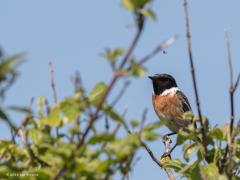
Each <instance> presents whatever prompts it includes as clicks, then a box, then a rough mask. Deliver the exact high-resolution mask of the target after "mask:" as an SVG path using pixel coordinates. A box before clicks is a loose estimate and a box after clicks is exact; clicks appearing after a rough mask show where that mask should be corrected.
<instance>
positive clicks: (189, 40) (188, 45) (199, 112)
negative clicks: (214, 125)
mask: <svg viewBox="0 0 240 180" xmlns="http://www.w3.org/2000/svg"><path fill="white" fill-rule="evenodd" d="M184 14H185V27H186V37H187V48H188V55H189V61H190V69H191V74H192V81H193V88H194V94H195V102H196V106H197V111H198V116H199V120H200V125H201V133H202V137H203V144H204V149H205V152H207V147H206V143H207V141H206V134H205V128H204V123H203V118H202V113H201V107H200V100H199V95H198V89H197V80H196V75H195V69H194V62H193V55H192V47H191V34H190V24H189V15H188V1H187V0H184Z"/></svg>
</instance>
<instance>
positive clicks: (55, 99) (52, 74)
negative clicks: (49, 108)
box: [49, 61, 59, 136]
mask: <svg viewBox="0 0 240 180" xmlns="http://www.w3.org/2000/svg"><path fill="white" fill-rule="evenodd" d="M49 75H50V81H51V87H52V92H53V99H54V103H55V104H57V102H58V100H57V91H56V84H55V78H54V68H53V64H52V62H51V61H50V62H49ZM56 135H57V136H59V128H58V127H56Z"/></svg>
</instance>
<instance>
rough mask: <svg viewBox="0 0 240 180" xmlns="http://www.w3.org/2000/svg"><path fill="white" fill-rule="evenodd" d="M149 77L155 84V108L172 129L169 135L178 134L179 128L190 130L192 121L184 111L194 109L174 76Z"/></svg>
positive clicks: (153, 95)
mask: <svg viewBox="0 0 240 180" xmlns="http://www.w3.org/2000/svg"><path fill="white" fill-rule="evenodd" d="M148 77H149V78H150V79H151V81H152V85H153V94H152V104H153V108H154V110H155V112H156V114H157V116H158V117H159V119H161V120H163V121H164V122H165V124H166V126H167V127H168V129H170V130H171V131H172V133H169V134H167V136H170V135H173V134H177V133H178V132H179V130H183V131H186V132H188V131H189V130H188V126H189V125H190V124H191V123H192V122H191V120H189V119H185V118H184V113H186V112H192V109H191V106H190V103H189V101H188V98H187V97H186V95H185V94H184V93H183V92H182V91H181V90H180V89H179V88H178V86H177V83H176V80H175V79H174V77H173V76H171V75H169V74H155V75H153V76H148ZM174 148H175V147H174ZM174 148H173V149H174ZM173 149H171V151H172V150H173ZM171 151H170V152H171Z"/></svg>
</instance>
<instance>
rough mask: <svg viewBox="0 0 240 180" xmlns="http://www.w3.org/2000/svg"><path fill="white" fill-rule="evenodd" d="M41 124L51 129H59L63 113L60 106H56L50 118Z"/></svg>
mask: <svg viewBox="0 0 240 180" xmlns="http://www.w3.org/2000/svg"><path fill="white" fill-rule="evenodd" d="M41 123H42V124H45V125H48V126H50V127H59V126H60V125H61V123H62V121H61V111H60V107H59V105H57V106H55V107H54V108H53V109H52V110H51V112H50V114H49V116H48V117H46V118H43V119H41Z"/></svg>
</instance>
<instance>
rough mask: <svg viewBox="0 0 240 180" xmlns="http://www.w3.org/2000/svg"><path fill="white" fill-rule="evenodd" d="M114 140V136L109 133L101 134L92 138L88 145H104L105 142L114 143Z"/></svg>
mask: <svg viewBox="0 0 240 180" xmlns="http://www.w3.org/2000/svg"><path fill="white" fill-rule="evenodd" d="M113 140H114V135H113V134H109V133H99V134H96V135H94V136H92V137H91V138H90V139H89V141H88V143H89V144H98V143H103V142H108V141H113Z"/></svg>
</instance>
